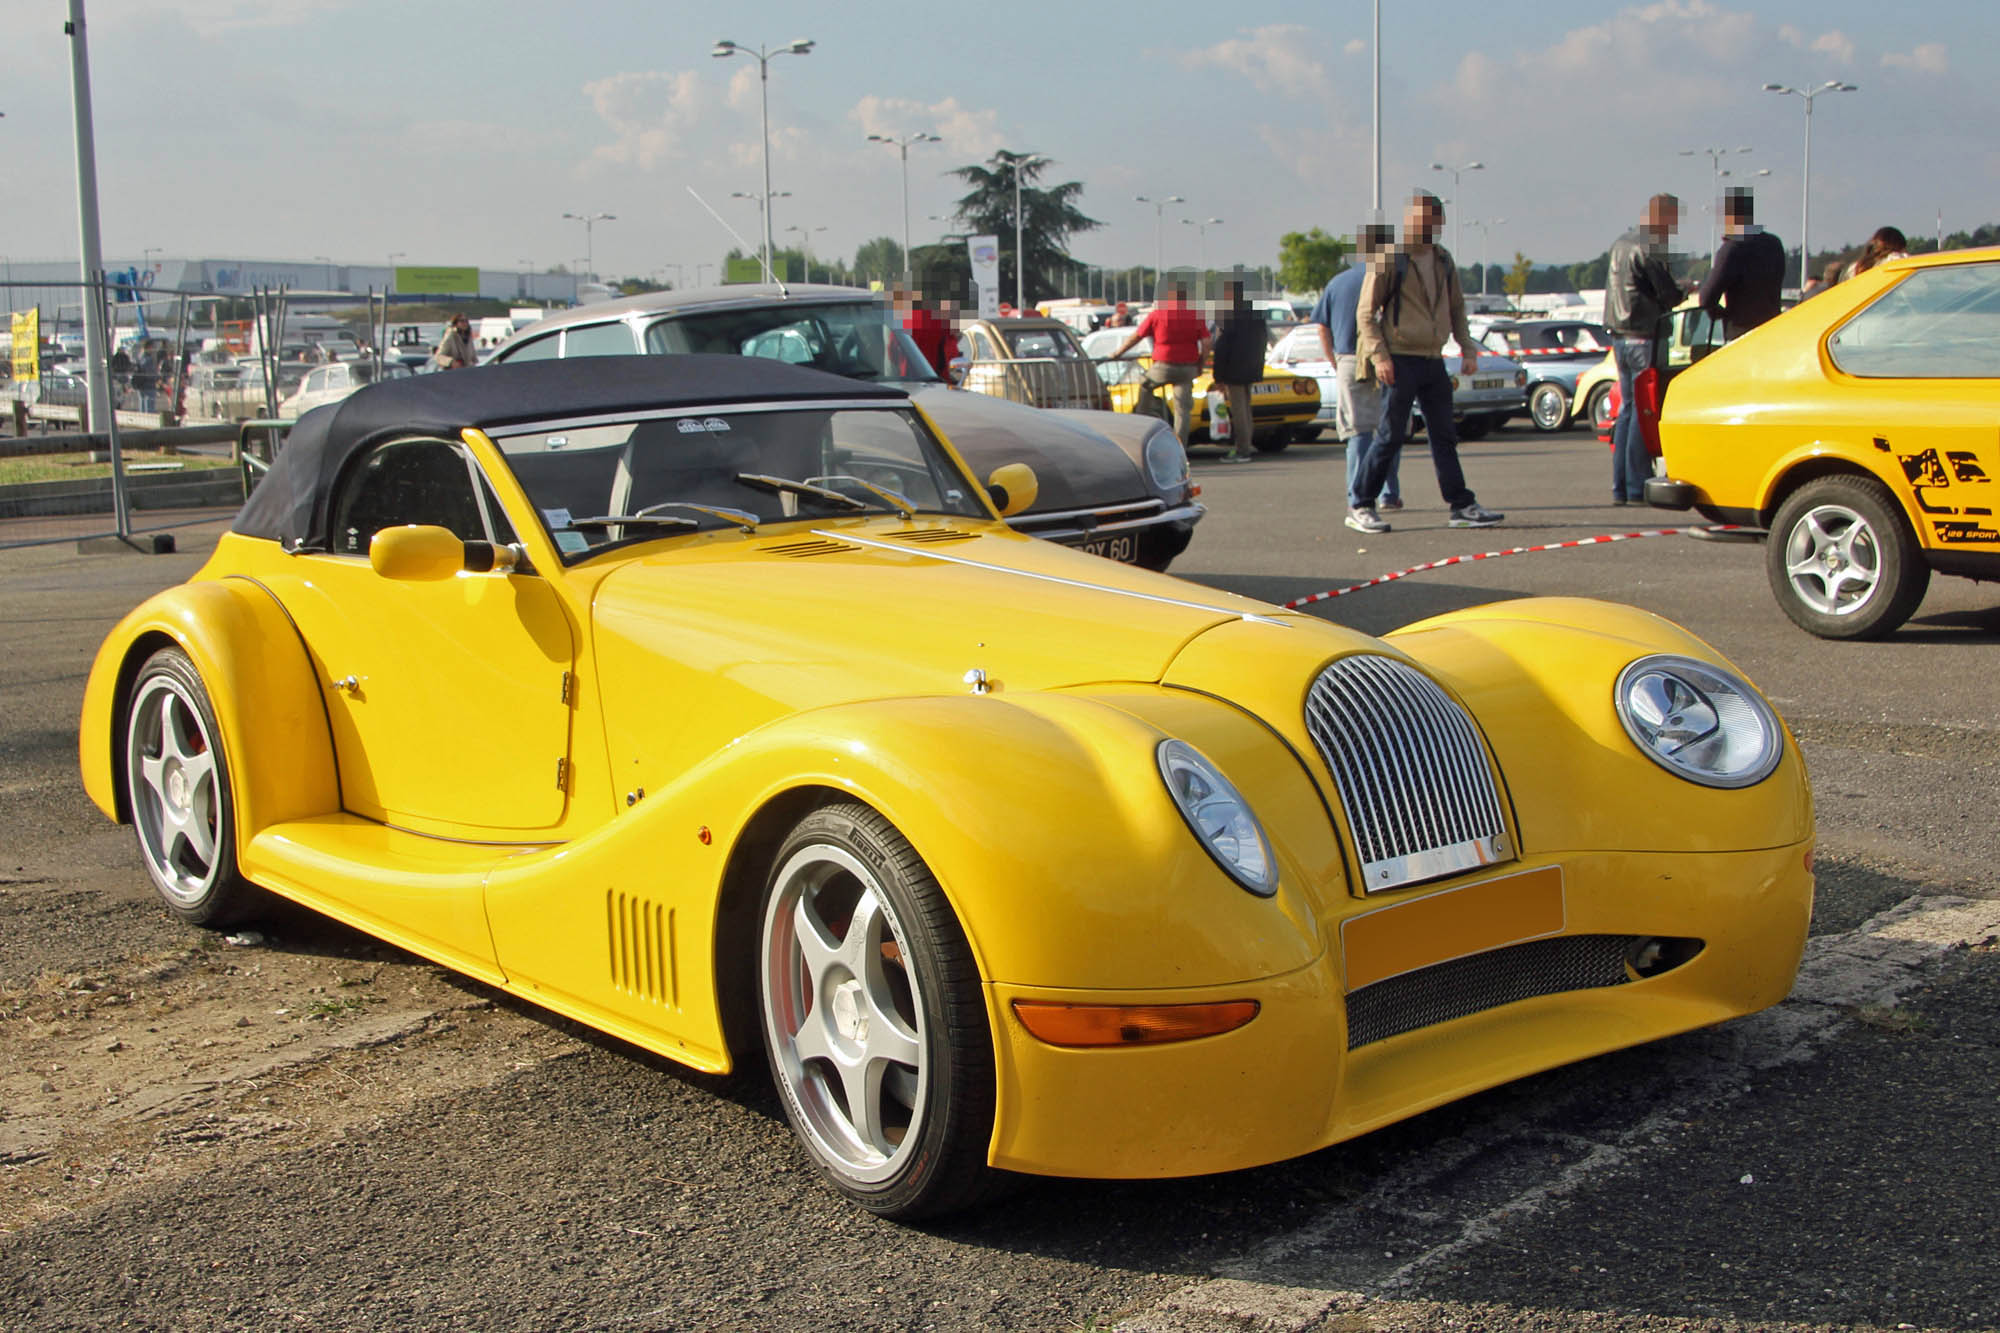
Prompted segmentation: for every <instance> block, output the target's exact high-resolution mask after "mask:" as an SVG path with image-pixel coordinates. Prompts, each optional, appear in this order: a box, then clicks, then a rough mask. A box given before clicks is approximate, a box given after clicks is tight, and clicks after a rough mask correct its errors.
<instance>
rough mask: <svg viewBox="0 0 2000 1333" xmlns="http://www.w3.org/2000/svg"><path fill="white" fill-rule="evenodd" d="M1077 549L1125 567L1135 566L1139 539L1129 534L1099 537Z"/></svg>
mask: <svg viewBox="0 0 2000 1333" xmlns="http://www.w3.org/2000/svg"><path fill="white" fill-rule="evenodd" d="M1077 549H1078V550H1082V551H1088V552H1090V553H1091V554H1092V555H1101V556H1103V557H1104V558H1105V559H1106V560H1116V561H1118V562H1119V563H1120V564H1125V565H1130V564H1136V563H1137V562H1138V559H1139V539H1138V537H1137V536H1135V535H1134V534H1132V533H1129V532H1127V533H1122V534H1120V535H1119V536H1116V537H1099V538H1098V539H1097V540H1096V541H1094V542H1085V543H1084V544H1083V545H1082V546H1080V547H1078V548H1077Z"/></svg>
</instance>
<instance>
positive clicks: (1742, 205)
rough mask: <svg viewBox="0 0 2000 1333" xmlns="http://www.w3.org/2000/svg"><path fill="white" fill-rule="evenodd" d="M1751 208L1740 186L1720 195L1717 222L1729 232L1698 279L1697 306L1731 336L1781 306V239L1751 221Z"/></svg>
mask: <svg viewBox="0 0 2000 1333" xmlns="http://www.w3.org/2000/svg"><path fill="white" fill-rule="evenodd" d="M1754 207H1755V205H1754V204H1753V203H1752V202H1751V198H1750V191H1748V190H1747V189H1744V188H1743V187H1742V186H1740V185H1734V186H1731V187H1730V188H1729V190H1728V191H1727V192H1726V193H1725V194H1724V195H1723V197H1722V223H1723V226H1725V227H1726V228H1728V231H1729V234H1728V236H1727V237H1725V238H1724V240H1723V242H1722V244H1721V245H1719V246H1717V247H1716V251H1715V260H1714V262H1713V263H1712V264H1710V265H1709V269H1708V276H1707V277H1706V278H1703V279H1702V281H1701V295H1700V300H1701V308H1702V309H1703V310H1706V311H1707V312H1708V314H1709V318H1711V319H1718V320H1721V321H1722V328H1723V332H1724V333H1725V334H1726V335H1728V336H1729V337H1730V338H1740V337H1742V336H1743V335H1744V334H1746V333H1748V332H1750V330H1752V329H1754V328H1756V327H1757V326H1758V325H1759V324H1762V323H1763V322H1764V321H1765V320H1768V319H1771V318H1773V317H1775V316H1776V315H1777V313H1778V311H1779V310H1780V309H1781V308H1782V306H1783V292H1784V287H1785V244H1784V242H1783V241H1780V240H1779V239H1778V238H1777V237H1775V236H1773V235H1772V234H1771V233H1770V232H1768V231H1765V230H1764V229H1763V228H1762V227H1760V226H1758V225H1757V224H1756V222H1755V221H1754V217H1755V214H1754V211H1753V210H1754Z"/></svg>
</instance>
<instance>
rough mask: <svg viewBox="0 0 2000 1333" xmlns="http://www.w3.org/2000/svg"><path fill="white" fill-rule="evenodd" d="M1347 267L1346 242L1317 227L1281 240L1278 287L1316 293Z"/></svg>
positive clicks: (1291, 232) (1285, 235)
mask: <svg viewBox="0 0 2000 1333" xmlns="http://www.w3.org/2000/svg"><path fill="white" fill-rule="evenodd" d="M1346 267H1347V242H1346V241H1344V240H1342V239H1341V238H1340V237H1338V236H1329V235H1327V234H1326V233H1325V232H1323V231H1321V230H1320V229H1319V228H1318V227H1314V228H1313V229H1312V230H1311V231H1288V232H1286V233H1285V234H1284V235H1283V236H1280V237H1279V238H1278V284H1279V285H1280V286H1281V287H1283V288H1284V289H1285V290H1286V291H1288V292H1316V291H1318V290H1320V289H1321V288H1322V287H1324V286H1326V285H1327V283H1329V282H1332V281H1333V276H1334V274H1336V273H1338V272H1340V271H1341V270H1342V269H1344V268H1346Z"/></svg>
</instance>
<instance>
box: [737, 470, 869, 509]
mask: <svg viewBox="0 0 2000 1333" xmlns="http://www.w3.org/2000/svg"><path fill="white" fill-rule="evenodd" d="M736 480H738V481H739V482H741V483H743V484H744V485H745V486H748V487H750V488H751V489H752V490H758V491H769V492H770V493H771V494H773V495H777V494H779V493H780V492H785V491H788V492H790V493H791V494H793V495H808V496H811V497H812V498H813V499H815V500H829V501H832V502H833V503H834V504H837V505H844V506H846V507H847V508H849V509H866V508H867V507H868V506H867V505H866V504H864V503H862V502H861V501H859V500H857V499H855V498H854V497H853V496H851V495H842V494H841V493H840V492H839V491H830V490H828V489H827V488H826V487H824V486H815V485H813V484H812V483H811V482H809V481H793V480H791V479H790V478H789V477H771V476H766V475H765V474H764V473H762V472H739V473H737V474H736Z"/></svg>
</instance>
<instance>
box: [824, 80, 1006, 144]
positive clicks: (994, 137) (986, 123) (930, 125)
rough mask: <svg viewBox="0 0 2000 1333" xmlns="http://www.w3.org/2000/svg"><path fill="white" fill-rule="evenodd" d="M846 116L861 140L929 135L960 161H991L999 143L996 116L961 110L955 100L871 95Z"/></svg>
mask: <svg viewBox="0 0 2000 1333" xmlns="http://www.w3.org/2000/svg"><path fill="white" fill-rule="evenodd" d="M847 116H848V119H850V120H852V121H854V122H855V123H856V124H857V125H859V126H860V127H861V134H862V137H863V138H864V139H865V138H866V137H867V136H868V135H871V134H880V135H885V136H890V137H900V136H902V135H906V134H916V133H921V132H929V133H931V134H935V135H937V136H939V137H940V138H942V139H943V140H944V143H943V144H942V145H939V146H940V147H941V148H942V149H944V150H945V151H946V152H950V153H953V154H956V155H958V156H960V157H978V158H984V157H990V156H991V155H992V154H993V151H994V150H995V149H997V148H999V147H1000V146H1001V142H1002V140H1001V135H1000V113H999V112H997V111H993V110H990V109H975V108H973V107H968V106H964V105H962V104H961V103H960V102H959V100H958V99H957V98H956V97H947V98H945V99H944V100H943V101H941V102H931V103H928V104H926V103H923V102H916V101H912V100H910V99H908V98H903V97H878V96H876V95H875V94H874V93H870V94H868V95H867V96H866V97H864V98H862V99H861V100H860V101H858V102H856V103H855V104H854V106H853V108H852V109H850V110H849V111H848V113H847ZM918 151H921V150H918Z"/></svg>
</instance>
